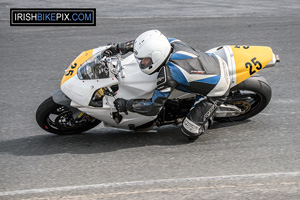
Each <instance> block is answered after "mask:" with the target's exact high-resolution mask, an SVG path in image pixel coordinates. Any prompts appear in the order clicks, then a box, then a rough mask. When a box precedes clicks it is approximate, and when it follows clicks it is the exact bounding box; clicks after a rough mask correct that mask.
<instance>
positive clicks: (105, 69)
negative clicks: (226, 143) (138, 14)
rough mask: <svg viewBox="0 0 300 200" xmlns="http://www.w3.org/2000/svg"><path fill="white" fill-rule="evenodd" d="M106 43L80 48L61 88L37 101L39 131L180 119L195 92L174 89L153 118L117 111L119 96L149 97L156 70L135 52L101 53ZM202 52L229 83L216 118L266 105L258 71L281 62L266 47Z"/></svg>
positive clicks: (267, 91)
mask: <svg viewBox="0 0 300 200" xmlns="http://www.w3.org/2000/svg"><path fill="white" fill-rule="evenodd" d="M109 47H110V46H109V45H108V46H100V47H98V48H95V49H91V50H88V51H84V52H82V53H81V54H80V55H79V56H78V57H77V58H76V59H75V60H74V61H73V62H72V63H71V64H70V66H69V67H68V68H67V70H66V71H65V73H64V76H63V78H62V80H61V85H60V90H57V91H56V92H54V94H53V95H52V97H49V98H48V99H46V100H45V101H44V102H43V103H41V104H40V106H39V107H38V109H37V111H36V121H37V123H38V125H39V126H40V127H41V128H42V129H44V130H46V131H48V132H50V133H54V134H60V135H68V134H77V133H82V132H84V131H87V130H90V129H92V128H94V127H95V126H97V125H98V124H99V123H100V122H103V124H104V125H105V126H106V127H116V128H121V129H129V130H134V131H148V130H152V129H153V127H154V126H157V127H160V126H163V125H168V124H175V125H178V124H180V123H181V122H182V121H183V120H184V118H185V116H186V115H187V114H188V112H189V110H190V108H191V107H192V105H193V104H194V101H195V98H196V94H190V93H185V92H182V91H180V90H176V89H175V90H174V91H173V92H172V94H171V95H170V96H169V98H168V100H167V101H166V103H165V104H164V107H163V108H162V109H161V111H160V113H159V114H158V115H157V116H144V115H141V114H138V113H134V112H128V113H126V114H124V113H119V112H118V111H117V110H116V108H115V107H114V103H113V102H114V100H115V99H117V98H124V99H150V98H151V97H152V95H153V92H154V90H155V88H156V79H157V73H154V74H152V75H146V74H144V73H143V72H142V71H141V70H140V68H139V66H138V63H137V61H136V59H135V57H134V55H133V54H131V55H129V56H126V57H122V56H121V55H117V56H112V57H111V56H109V55H107V54H105V51H106V50H107V49H108V48H109ZM206 53H208V54H214V55H217V56H220V57H221V58H222V59H223V60H225V62H226V63H227V65H228V67H229V73H230V74H229V76H230V77H231V81H232V82H231V86H230V93H229V95H228V98H227V100H226V101H225V102H224V103H223V104H222V105H221V106H220V107H219V108H218V109H217V111H216V114H215V117H214V120H216V121H219V122H223V121H240V120H245V119H248V118H250V117H253V116H255V115H256V114H258V113H260V112H261V111H262V110H263V109H264V108H265V107H266V106H267V105H268V103H269V102H270V99H271V95H272V91H271V87H270V85H269V84H268V82H267V80H266V79H265V78H264V77H262V76H260V75H258V74H257V72H259V71H260V70H261V69H263V68H268V67H273V66H275V64H276V63H277V62H279V61H280V59H279V56H278V55H275V54H274V53H273V51H272V49H271V48H270V47H264V46H240V45H231V46H230V45H225V46H220V47H216V48H213V49H210V50H208V51H207V52H206Z"/></svg>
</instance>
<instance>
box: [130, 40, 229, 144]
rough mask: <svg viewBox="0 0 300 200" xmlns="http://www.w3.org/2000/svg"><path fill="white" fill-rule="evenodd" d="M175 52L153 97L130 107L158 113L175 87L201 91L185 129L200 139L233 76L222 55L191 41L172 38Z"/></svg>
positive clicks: (189, 90)
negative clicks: (192, 44) (199, 48)
mask: <svg viewBox="0 0 300 200" xmlns="http://www.w3.org/2000/svg"><path fill="white" fill-rule="evenodd" d="M169 41H170V43H171V45H172V48H173V50H172V53H171V55H170V57H169V59H168V61H167V62H166V65H165V66H164V67H162V68H161V69H160V71H159V74H158V78H157V88H156V90H155V91H154V95H153V97H152V99H149V100H145V99H132V100H129V101H128V102H127V108H128V110H129V111H132V112H138V113H140V114H144V115H152V116H154V115H157V114H158V113H159V111H160V109H161V108H162V107H163V105H164V103H165V101H166V100H167V98H168V97H169V96H170V94H171V93H172V91H173V90H174V89H177V90H181V91H184V92H188V93H195V94H197V98H196V101H195V103H194V105H193V106H192V108H191V109H190V112H189V114H188V115H187V116H186V118H185V120H184V121H183V125H182V128H181V130H182V132H183V133H184V134H185V135H186V136H187V137H188V138H189V139H191V140H194V139H197V138H198V137H199V136H200V135H201V134H202V133H203V132H204V131H205V129H207V127H208V126H209V124H210V123H211V122H212V118H213V116H214V114H215V111H216V109H217V108H218V106H219V105H220V104H222V103H223V102H224V101H225V99H226V96H227V95H228V92H229V87H230V77H229V72H228V67H227V64H226V62H225V61H224V60H223V59H221V58H220V57H219V56H216V55H214V54H207V53H202V52H199V51H197V50H195V49H193V48H192V47H190V46H188V45H187V44H185V43H183V42H181V41H179V40H176V39H169Z"/></svg>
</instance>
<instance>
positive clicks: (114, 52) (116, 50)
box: [104, 43, 120, 57]
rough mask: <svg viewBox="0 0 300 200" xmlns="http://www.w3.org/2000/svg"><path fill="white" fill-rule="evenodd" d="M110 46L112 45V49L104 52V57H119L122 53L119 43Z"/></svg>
mask: <svg viewBox="0 0 300 200" xmlns="http://www.w3.org/2000/svg"><path fill="white" fill-rule="evenodd" d="M108 45H111V47H109V48H108V49H106V50H105V51H104V55H106V56H108V57H110V56H113V55H117V54H118V53H119V52H120V51H119V47H118V46H119V45H118V44H117V43H110V44H108Z"/></svg>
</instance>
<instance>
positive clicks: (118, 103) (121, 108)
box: [114, 98, 128, 115]
mask: <svg viewBox="0 0 300 200" xmlns="http://www.w3.org/2000/svg"><path fill="white" fill-rule="evenodd" d="M114 104H115V107H116V109H117V111H118V112H124V113H125V114H126V115H128V112H127V108H126V104H127V100H125V99H122V98H119V99H116V100H115V101H114Z"/></svg>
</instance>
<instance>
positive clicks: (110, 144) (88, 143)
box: [0, 121, 247, 156]
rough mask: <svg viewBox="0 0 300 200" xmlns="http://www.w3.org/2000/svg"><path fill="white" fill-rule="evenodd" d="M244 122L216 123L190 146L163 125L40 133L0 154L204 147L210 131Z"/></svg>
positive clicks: (0, 148)
mask: <svg viewBox="0 0 300 200" xmlns="http://www.w3.org/2000/svg"><path fill="white" fill-rule="evenodd" d="M241 123H247V122H246V121H244V122H233V123H231V122H229V123H216V124H214V125H213V126H212V127H211V128H210V129H209V130H208V131H207V133H205V134H204V135H202V136H201V137H200V138H199V139H198V140H196V142H194V143H191V141H189V140H187V138H186V137H185V136H184V135H183V134H182V133H181V131H180V127H178V126H166V127H161V128H159V129H158V130H157V131H156V132H134V131H125V130H120V129H113V128H104V129H95V130H91V131H88V132H86V133H82V134H77V135H65V136H60V135H54V134H49V133H46V134H42V135H36V136H30V137H25V138H19V139H14V140H7V141H0V152H1V153H2V152H5V153H10V154H13V155H18V156H36V155H52V154H61V153H70V154H95V153H107V152H113V151H119V150H123V149H130V148H140V147H146V146H180V145H207V144H209V143H210V142H212V141H214V140H216V139H217V138H220V137H221V134H212V133H213V132H214V131H213V129H219V128H222V127H228V126H234V125H238V124H241Z"/></svg>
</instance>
